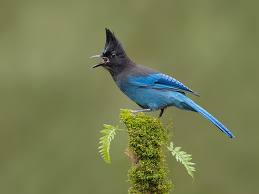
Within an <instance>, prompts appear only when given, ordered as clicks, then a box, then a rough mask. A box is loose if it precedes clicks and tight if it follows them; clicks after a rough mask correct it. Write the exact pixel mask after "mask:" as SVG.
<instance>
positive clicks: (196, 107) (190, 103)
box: [185, 97, 235, 138]
mask: <svg viewBox="0 0 259 194" xmlns="http://www.w3.org/2000/svg"><path fill="white" fill-rule="evenodd" d="M185 103H186V104H187V105H188V106H189V108H191V109H193V110H194V111H196V112H198V113H200V114H201V115H202V116H203V117H204V118H206V119H208V120H209V121H210V122H212V123H213V124H214V125H215V126H216V127H217V128H219V130H220V131H222V132H223V133H225V134H226V135H227V136H228V137H230V138H233V137H235V136H234V135H233V134H232V132H231V131H230V130H228V129H227V128H226V127H225V126H224V125H223V124H222V123H221V122H219V121H218V120H217V119H216V118H215V117H213V116H212V115H211V114H210V113H208V111H206V110H205V109H204V108H202V107H200V106H199V105H198V104H196V103H195V102H193V101H192V100H191V99H190V98H188V97H186V98H185Z"/></svg>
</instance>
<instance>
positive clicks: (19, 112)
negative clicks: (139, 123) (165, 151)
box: [0, 0, 259, 194]
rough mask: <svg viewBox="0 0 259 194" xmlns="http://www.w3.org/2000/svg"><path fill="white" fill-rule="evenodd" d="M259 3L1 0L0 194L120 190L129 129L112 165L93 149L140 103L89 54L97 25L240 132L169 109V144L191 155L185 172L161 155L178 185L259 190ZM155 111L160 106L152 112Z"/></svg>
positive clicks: (98, 41) (98, 47)
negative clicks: (191, 171)
mask: <svg viewBox="0 0 259 194" xmlns="http://www.w3.org/2000/svg"><path fill="white" fill-rule="evenodd" d="M258 6H259V3H258V2H257V1H245V0H243V1H235V0H227V1H226V0H224V1H223V0H196V1H193V0H189V1H187V0H171V1H169V0H166V1H154V0H153V1H151V0H141V1H140V0H131V1H119V0H117V1H116V0H109V1H100V0H95V1H90V0H89V1H86V0H84V1H78V0H75V1H57V0H54V1H28V0H24V1H2V0H1V1H0V91H1V95H0V107H1V108H0V128H1V130H0V193H1V194H46V193H48V194H71V193H77V194H83V193H97V194H99V193H100V194H103V193H105V194H109V193H110V194H117V193H118V194H121V193H127V189H128V187H129V185H128V183H127V181H126V180H127V170H128V168H129V165H130V164H129V162H128V159H127V158H126V156H125V155H124V153H123V152H124V149H125V148H126V146H127V135H126V134H124V133H120V134H119V135H118V136H117V137H116V139H115V141H114V142H113V144H112V153H111V156H112V164H111V165H107V164H105V163H104V162H103V161H102V159H101V158H100V156H99V155H98V151H97V147H98V145H97V142H98V138H99V137H100V134H99V131H100V129H101V128H102V124H103V123H108V124H117V123H118V122H119V121H118V114H119V109H120V108H132V109H133V108H136V107H137V106H136V105H135V104H134V103H132V102H131V101H130V100H128V99H127V98H126V97H125V96H124V95H123V94H122V93H121V92H120V91H119V90H118V89H117V88H116V86H115V84H114V83H113V81H112V79H111V77H110V76H109V75H108V73H107V72H105V71H104V70H102V69H96V70H93V69H91V68H90V67H91V66H92V65H94V64H96V61H95V60H90V59H89V58H88V57H89V56H91V55H93V54H97V53H99V52H100V51H102V49H103V46H104V41H105V35H104V28H105V27H109V28H111V29H112V30H113V31H115V33H116V35H117V36H118V37H119V39H120V40H121V42H122V43H123V45H124V47H125V49H126V50H127V52H128V55H129V56H130V57H132V59H133V60H134V61H135V62H137V63H140V64H144V65H148V66H150V67H152V68H155V69H158V70H160V71H162V72H165V73H168V74H170V75H173V76H174V77H176V78H177V79H179V80H181V81H182V82H183V83H185V84H186V85H187V86H189V87H191V88H192V89H193V90H195V91H197V92H199V93H200V94H201V97H200V98H197V97H193V99H194V100H195V101H197V102H198V103H200V104H201V105H203V106H204V107H205V108H207V109H208V110H209V111H210V112H211V113H212V114H214V115H216V117H218V118H219V119H220V120H221V121H223V122H224V123H225V124H226V126H228V127H229V128H230V129H231V130H232V131H233V132H234V134H235V135H236V138H235V139H234V140H231V139H228V138H227V137H225V136H224V135H223V134H222V133H220V132H219V131H218V130H217V129H216V128H215V127H213V126H212V125H210V124H209V123H208V122H207V121H206V120H204V119H202V118H201V117H200V116H199V115H198V114H195V113H191V112H184V111H180V110H176V109H175V108H170V109H167V111H166V113H165V116H164V118H163V120H164V122H165V123H166V122H168V121H169V120H173V122H174V129H173V135H174V137H173V139H174V142H175V143H176V144H178V145H180V146H182V147H183V149H184V150H185V151H187V152H188V153H192V154H193V158H194V161H195V162H196V163H197V170H198V171H197V173H196V174H195V179H194V180H192V179H191V178H190V177H189V176H188V175H187V173H186V172H185V170H184V168H183V167H182V166H181V165H180V164H178V163H176V162H175V160H174V159H172V158H171V157H168V163H169V168H170V176H171V177H172V179H173V182H174V184H175V189H174V193H178V194H186V193H195V194H203V193H204V194H205V193H210V194H218V193H221V194H232V193H235V194H244V193H257V192H258V174H259V169H258V165H259V155H258V151H257V150H256V147H258V136H259V130H258V123H257V122H256V121H257V120H258V115H257V109H258V108H259V106H258V95H259V90H258V83H259V75H258V72H259V67H258V21H259V20H258V15H259V13H258ZM153 114H154V115H157V114H158V113H153Z"/></svg>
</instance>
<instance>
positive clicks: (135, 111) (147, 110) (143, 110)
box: [130, 108, 152, 113]
mask: <svg viewBox="0 0 259 194" xmlns="http://www.w3.org/2000/svg"><path fill="white" fill-rule="evenodd" d="M150 111H152V110H151V109H149V108H148V109H139V110H131V111H130V112H132V113H138V112H150Z"/></svg>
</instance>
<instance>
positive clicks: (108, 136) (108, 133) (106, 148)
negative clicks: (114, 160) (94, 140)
mask: <svg viewBox="0 0 259 194" xmlns="http://www.w3.org/2000/svg"><path fill="white" fill-rule="evenodd" d="M103 127H104V129H103V130H101V134H103V136H102V137H100V139H99V144H100V146H99V147H98V150H99V153H100V154H101V156H102V158H103V160H104V161H105V162H106V163H111V158H110V146H111V141H112V140H113V139H114V137H115V135H116V131H117V130H118V126H116V127H114V126H112V125H106V124H104V125H103Z"/></svg>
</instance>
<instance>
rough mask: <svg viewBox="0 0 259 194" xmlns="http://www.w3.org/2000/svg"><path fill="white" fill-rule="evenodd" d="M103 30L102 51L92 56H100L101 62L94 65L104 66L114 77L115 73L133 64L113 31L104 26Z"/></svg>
mask: <svg viewBox="0 0 259 194" xmlns="http://www.w3.org/2000/svg"><path fill="white" fill-rule="evenodd" d="M105 32H106V43H105V46H104V49H103V52H102V54H101V55H95V56H93V57H101V58H102V63H100V64H98V65H95V66H94V67H99V66H102V67H104V68H105V69H107V70H108V71H109V72H110V73H111V75H112V76H113V77H114V78H115V77H116V75H118V74H119V73H121V72H122V71H123V70H125V69H126V68H127V67H130V66H134V63H133V62H132V61H131V60H130V58H129V57H128V56H127V54H126V52H125V51H124V49H123V47H122V45H121V43H120V41H119V40H118V39H117V38H116V37H115V35H114V33H113V32H111V31H110V30H109V29H108V28H105Z"/></svg>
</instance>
